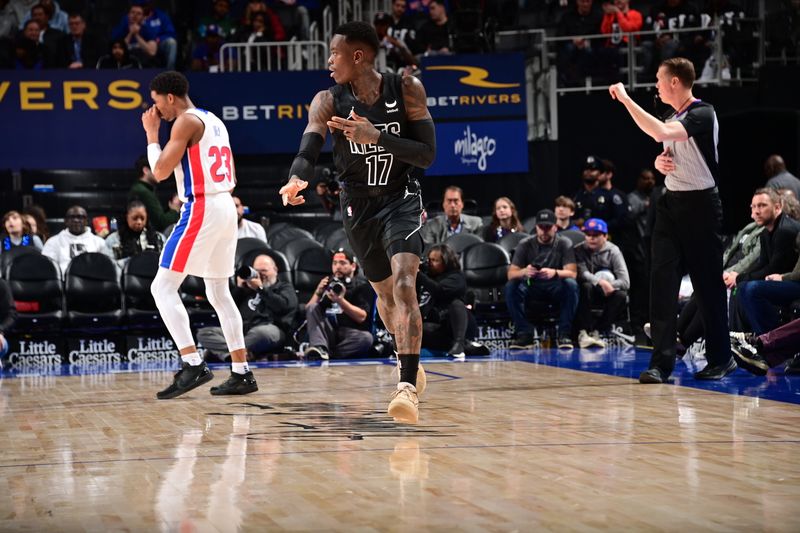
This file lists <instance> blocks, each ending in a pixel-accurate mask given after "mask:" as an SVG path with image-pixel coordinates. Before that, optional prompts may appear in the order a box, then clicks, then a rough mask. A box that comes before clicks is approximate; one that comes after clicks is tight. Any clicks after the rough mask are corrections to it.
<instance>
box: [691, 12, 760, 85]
mask: <svg viewBox="0 0 800 533" xmlns="http://www.w3.org/2000/svg"><path fill="white" fill-rule="evenodd" d="M744 17H745V12H744V9H742V7H741V6H740V5H738V4H735V3H733V2H731V1H730V0H707V1H706V2H705V5H704V6H703V8H702V12H701V14H700V20H701V23H702V24H703V25H710V24H714V23H715V22H716V23H719V25H720V27H721V30H722V64H721V65H717V57H716V54H715V53H714V51H715V48H716V40H717V35H716V31H715V30H711V31H705V32H702V33H700V34H698V35H696V36H695V38H694V41H693V42H692V51H693V53H695V54H697V60H698V61H701V60H703V59H705V62H704V64H703V67H702V68H703V71H702V73H701V75H700V79H715V78H717V76H718V75H719V76H721V77H722V79H730V78H731V68H736V67H741V66H745V65H747V63H750V64H752V63H753V62H754V61H756V52H755V49H756V48H757V46H758V44H757V42H756V41H755V39H753V27H752V26H747V25H746V23H745V24H743V20H742V19H744ZM748 34H749V35H748ZM749 49H753V51H752V52H751V51H750V50H749ZM719 69H722V72H718V70H719Z"/></svg>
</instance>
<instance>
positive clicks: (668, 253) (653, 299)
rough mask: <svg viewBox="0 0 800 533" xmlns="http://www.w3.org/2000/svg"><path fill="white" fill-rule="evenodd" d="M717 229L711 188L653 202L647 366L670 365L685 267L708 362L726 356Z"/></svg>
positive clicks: (717, 204)
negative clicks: (651, 342)
mask: <svg viewBox="0 0 800 533" xmlns="http://www.w3.org/2000/svg"><path fill="white" fill-rule="evenodd" d="M721 228H722V202H721V201H720V198H719V193H718V192H717V189H716V187H714V188H712V189H706V190H702V191H677V192H672V191H667V192H665V193H664V195H663V196H662V197H661V198H659V200H658V204H657V205H656V221H655V227H654V228H653V237H652V239H653V240H652V249H651V252H652V271H651V275H650V332H651V336H652V339H653V356H652V358H651V359H650V368H658V369H659V370H661V372H662V373H663V375H664V376H668V375H669V374H671V373H672V370H673V369H674V368H675V339H676V331H677V314H678V291H679V289H680V283H681V276H682V275H683V272H685V271H688V272H689V276H690V277H691V278H692V286H693V287H694V296H695V300H696V302H697V308H698V311H699V313H700V316H701V317H702V319H703V325H704V330H705V339H706V359H707V360H708V364H709V365H721V364H725V363H727V362H728V361H729V359H730V357H731V343H730V338H729V335H728V307H727V304H726V291H725V284H724V283H723V281H722V240H721V239H720V237H719V232H720V230H721Z"/></svg>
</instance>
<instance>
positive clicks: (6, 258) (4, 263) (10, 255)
mask: <svg viewBox="0 0 800 533" xmlns="http://www.w3.org/2000/svg"><path fill="white" fill-rule="evenodd" d="M40 253H42V252H40V251H39V249H38V248H37V247H35V246H15V247H14V248H12V249H10V250H6V251H4V252H2V253H0V278H5V277H6V270H8V266H9V265H10V264H11V262H12V261H13V260H14V259H15V258H17V257H19V256H21V255H25V254H40Z"/></svg>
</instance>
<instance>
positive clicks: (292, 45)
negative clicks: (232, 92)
mask: <svg viewBox="0 0 800 533" xmlns="http://www.w3.org/2000/svg"><path fill="white" fill-rule="evenodd" d="M327 61H328V45H327V44H326V43H325V42H324V41H276V42H262V43H226V44H224V45H222V48H221V49H220V61H219V71H220V72H258V71H262V70H267V71H270V70H324V69H326V68H327Z"/></svg>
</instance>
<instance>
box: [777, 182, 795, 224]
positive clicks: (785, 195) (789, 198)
mask: <svg viewBox="0 0 800 533" xmlns="http://www.w3.org/2000/svg"><path fill="white" fill-rule="evenodd" d="M778 194H780V195H781V210H782V211H783V212H784V213H785V214H786V215H787V216H789V217H791V218H793V219H795V220H800V201H798V200H797V197H796V196H795V195H794V193H793V192H792V191H791V190H789V189H778Z"/></svg>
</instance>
